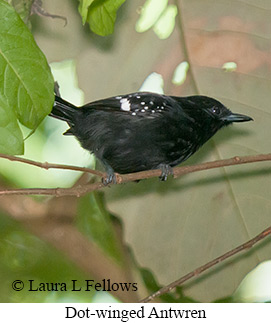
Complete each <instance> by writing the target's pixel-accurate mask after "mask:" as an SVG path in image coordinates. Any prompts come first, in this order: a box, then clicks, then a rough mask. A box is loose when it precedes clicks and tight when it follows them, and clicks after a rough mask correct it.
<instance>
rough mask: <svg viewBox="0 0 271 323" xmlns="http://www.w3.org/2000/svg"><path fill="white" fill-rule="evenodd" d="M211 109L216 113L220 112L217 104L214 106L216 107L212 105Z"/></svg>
mask: <svg viewBox="0 0 271 323" xmlns="http://www.w3.org/2000/svg"><path fill="white" fill-rule="evenodd" d="M211 111H212V113H214V114H217V115H218V114H220V112H221V111H220V108H219V107H216V106H214V107H212V109H211Z"/></svg>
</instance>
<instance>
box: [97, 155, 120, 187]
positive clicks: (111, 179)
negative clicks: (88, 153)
mask: <svg viewBox="0 0 271 323" xmlns="http://www.w3.org/2000/svg"><path fill="white" fill-rule="evenodd" d="M100 160H101V162H102V164H103V165H104V168H105V171H106V177H103V178H102V182H103V184H104V185H108V184H110V183H113V184H116V183H117V179H116V175H115V172H114V170H113V168H112V167H111V166H110V165H109V164H108V163H107V162H106V161H105V160H104V159H100Z"/></svg>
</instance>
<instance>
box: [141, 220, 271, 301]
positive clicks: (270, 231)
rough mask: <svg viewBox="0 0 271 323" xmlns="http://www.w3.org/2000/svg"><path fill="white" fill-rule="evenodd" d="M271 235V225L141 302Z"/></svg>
mask: <svg viewBox="0 0 271 323" xmlns="http://www.w3.org/2000/svg"><path fill="white" fill-rule="evenodd" d="M269 235H271V226H270V227H268V228H267V229H265V230H264V231H263V232H262V233H260V234H258V235H257V236H256V237H254V238H253V239H251V240H249V241H247V242H245V243H243V244H241V245H240V246H238V247H236V248H234V249H232V250H230V251H228V252H226V253H225V254H223V255H222V256H219V257H217V258H215V259H214V260H212V261H210V262H208V263H207V264H205V265H203V266H201V267H199V268H197V269H195V270H193V271H191V272H190V273H188V274H186V275H185V276H183V277H181V278H179V279H177V280H175V281H174V282H172V283H171V284H169V285H167V286H165V287H163V288H161V289H159V290H158V291H157V292H155V293H153V294H152V295H150V296H148V297H146V298H144V299H142V300H141V301H140V302H141V303H148V302H150V301H152V300H153V299H154V298H156V297H159V296H161V295H163V294H166V293H168V292H170V291H171V290H172V289H173V288H175V287H177V286H179V285H181V284H183V283H184V282H185V281H187V280H189V279H191V278H192V277H196V276H198V275H199V274H201V273H202V272H204V271H205V270H207V269H209V268H211V267H213V266H214V265H216V264H218V263H220V262H222V261H224V260H226V259H228V258H230V257H232V256H233V255H235V254H237V253H238V252H241V251H243V250H245V249H250V248H252V247H253V246H254V244H256V243H257V242H259V241H261V240H263V239H264V238H266V237H267V236H269Z"/></svg>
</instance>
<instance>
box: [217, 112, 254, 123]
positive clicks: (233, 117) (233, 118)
mask: <svg viewBox="0 0 271 323" xmlns="http://www.w3.org/2000/svg"><path fill="white" fill-rule="evenodd" d="M222 120H223V121H227V122H246V121H253V119H252V118H251V117H249V116H246V115H244V114H239V113H231V114H230V115H228V116H225V117H223V118H222Z"/></svg>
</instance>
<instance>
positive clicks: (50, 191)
mask: <svg viewBox="0 0 271 323" xmlns="http://www.w3.org/2000/svg"><path fill="white" fill-rule="evenodd" d="M0 157H2V158H6V159H9V160H12V161H15V160H16V161H20V162H24V163H27V164H31V165H35V166H38V167H41V168H45V169H48V168H59V169H69V170H75V171H79V170H80V171H83V172H88V173H91V174H95V175H98V176H104V175H105V174H104V173H102V172H98V171H95V170H92V169H89V168H85V167H77V166H68V165H58V164H49V163H40V162H36V161H31V160H27V159H24V158H21V157H14V156H6V155H1V154H0ZM263 161H271V154H261V155H253V156H242V157H238V156H236V157H232V158H229V159H222V160H216V161H212V162H207V163H202V164H198V165H191V166H180V167H175V168H174V169H173V176H174V178H177V177H180V176H182V175H185V174H188V173H193V172H199V171H202V170H207V169H213V168H219V167H228V166H233V165H240V164H248V163H256V162H263ZM160 175H161V170H159V169H153V170H148V171H142V172H138V173H131V174H125V175H119V174H116V177H117V183H116V184H121V183H127V182H132V181H137V180H141V179H147V178H152V177H158V176H160ZM112 185H113V184H112ZM104 187H105V186H104V185H103V184H102V183H101V182H98V183H97V182H96V183H92V184H86V185H78V186H74V187H71V188H21V189H4V190H0V196H1V195H21V194H24V195H54V196H68V195H70V196H77V197H80V196H82V195H85V194H87V193H89V192H92V191H96V190H99V189H102V188H104Z"/></svg>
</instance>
